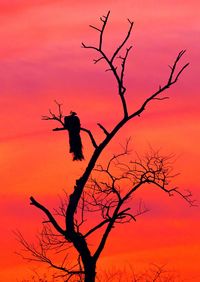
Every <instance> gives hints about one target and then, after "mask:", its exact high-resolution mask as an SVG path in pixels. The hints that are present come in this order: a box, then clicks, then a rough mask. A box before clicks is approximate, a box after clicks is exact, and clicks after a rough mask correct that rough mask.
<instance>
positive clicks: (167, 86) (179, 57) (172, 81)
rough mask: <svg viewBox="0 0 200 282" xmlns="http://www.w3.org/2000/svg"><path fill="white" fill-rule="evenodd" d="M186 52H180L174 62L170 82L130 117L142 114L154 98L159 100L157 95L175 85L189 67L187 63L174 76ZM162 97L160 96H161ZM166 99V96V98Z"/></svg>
mask: <svg viewBox="0 0 200 282" xmlns="http://www.w3.org/2000/svg"><path fill="white" fill-rule="evenodd" d="M184 53H185V50H184V51H181V52H179V54H178V56H177V57H176V60H175V62H174V63H173V66H172V67H171V72H170V75H169V79H168V82H167V83H166V84H165V85H164V86H163V87H161V86H160V87H159V90H158V91H156V92H155V93H154V94H152V95H151V96H150V97H149V98H147V99H146V100H145V101H144V103H143V104H142V106H141V107H140V109H139V110H137V111H136V112H134V113H133V114H131V115H130V116H129V117H128V119H132V118H133V117H135V116H140V114H141V113H142V112H143V111H144V110H145V107H146V106H147V104H148V103H149V102H151V101H152V100H156V99H157V100H158V98H157V96H158V95H160V94H161V93H162V92H164V91H165V90H167V89H168V88H170V86H171V85H173V84H174V83H176V82H177V80H178V78H179V76H180V75H181V73H182V72H183V71H184V70H185V69H186V68H187V67H188V65H189V63H187V64H185V65H184V66H183V67H182V68H181V69H180V71H179V72H178V74H177V75H176V76H175V77H174V72H175V70H176V67H177V64H178V62H179V60H180V59H181V58H182V56H183V54H184ZM159 99H160V98H159ZM164 99H166V98H164ZM160 100H163V98H161V99H160Z"/></svg>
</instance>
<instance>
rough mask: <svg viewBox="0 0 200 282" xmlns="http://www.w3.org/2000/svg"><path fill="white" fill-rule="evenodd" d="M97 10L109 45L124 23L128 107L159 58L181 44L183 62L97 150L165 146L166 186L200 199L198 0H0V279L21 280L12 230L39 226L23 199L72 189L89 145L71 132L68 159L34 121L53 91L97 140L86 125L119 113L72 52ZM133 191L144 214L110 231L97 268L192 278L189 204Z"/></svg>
mask: <svg viewBox="0 0 200 282" xmlns="http://www.w3.org/2000/svg"><path fill="white" fill-rule="evenodd" d="M11 2H12V4H11ZM97 2H99V3H97ZM108 10H111V16H110V21H109V23H108V26H107V30H106V35H105V48H107V50H108V52H111V50H112V48H113V46H116V44H118V42H119V40H120V39H122V38H123V36H124V34H125V32H126V30H127V27H128V24H127V20H126V19H127V18H130V19H132V20H133V21H134V22H135V24H134V29H133V33H132V36H131V38H130V42H131V43H132V44H133V47H134V48H133V50H132V52H131V54H130V57H129V61H128V65H127V72H126V86H127V100H128V102H129V108H130V110H131V109H132V110H134V109H136V108H137V106H138V105H140V103H141V101H142V99H144V98H145V97H147V96H148V95H149V94H151V93H152V92H153V91H155V90H156V89H157V88H158V86H159V84H161V85H163V84H164V83H165V81H166V79H167V75H168V74H169V68H168V65H169V64H170V63H172V62H173V60H174V58H175V57H176V55H177V53H178V52H179V51H180V50H182V49H187V53H186V54H185V56H184V58H183V61H182V63H183V64H184V63H187V62H188V61H189V62H190V66H189V68H188V69H187V70H186V71H185V72H184V73H183V75H182V76H181V78H180V80H179V81H178V83H177V84H176V85H175V86H173V87H172V88H171V89H170V90H169V91H168V95H169V96H170V99H169V100H166V101H162V102H158V101H157V102H154V103H152V104H151V105H149V107H148V109H147V110H146V111H145V113H144V114H143V115H142V116H141V117H140V118H138V119H136V120H135V121H133V122H129V124H128V125H127V126H126V128H124V129H123V130H122V131H121V133H119V134H118V136H117V138H116V139H115V140H114V141H113V142H112V143H111V145H109V148H108V150H107V151H106V156H109V155H111V152H113V153H114V152H116V150H118V148H119V143H121V144H122V143H123V142H125V139H126V137H129V136H132V144H131V147H132V149H133V150H134V151H138V152H145V150H147V149H148V147H149V144H150V145H151V146H153V147H154V148H162V150H163V151H164V152H166V153H171V152H172V153H175V154H176V156H177V162H176V164H175V170H176V171H178V172H181V174H180V175H179V176H178V177H177V179H174V183H175V185H177V186H179V187H181V188H182V189H190V190H192V191H193V194H194V198H196V199H199V197H200V192H199V183H200V174H199V159H200V151H199V143H200V134H199V129H200V126H199V124H200V123H199V121H200V116H199V110H200V108H199V103H200V98H199V88H200V80H199V59H200V56H199V45H200V36H199V35H200V34H199V27H200V20H199V10H200V3H199V1H198V0H190V1H176V0H173V1H172V0H168V1H159V0H154V1H153V0H149V1H147V0H136V1H132V0H125V1H122V0H119V1H117V0H115V1H112V0H106V1H105V0H102V1H91V0H85V1H80V0H79V1H72V0H71V1H69V0H65V1H60V0H57V1H53V0H52V1H50V0H44V1H39V0H34V1H33V0H29V1H27V0H12V1H7V0H0V22H1V24H0V41H1V43H0V73H1V75H0V107H1V111H0V116H1V122H0V132H1V135H0V142H1V146H0V150H1V153H0V154H1V158H0V165H1V205H0V209H1V232H0V240H1V242H2V244H1V245H2V247H1V254H0V265H1V270H0V281H7V282H11V281H20V279H21V278H26V275H28V274H26V272H27V270H29V269H31V265H27V263H25V262H24V261H22V260H21V258H19V257H18V256H16V255H15V254H14V252H15V251H17V250H18V249H19V246H18V245H17V243H16V240H15V238H14V236H13V234H12V230H16V229H17V228H18V229H20V230H21V231H22V232H23V233H24V234H31V233H33V234H34V233H35V232H36V230H38V229H39V227H40V222H41V218H42V216H41V214H40V212H39V211H38V210H35V209H34V208H33V207H30V206H29V200H28V198H29V196H30V195H34V196H35V197H36V199H38V200H40V201H41V202H45V203H46V204H47V206H50V207H53V206H54V205H56V204H57V203H58V195H59V194H62V190H63V189H66V190H67V191H69V192H70V191H71V190H72V189H73V183H74V180H75V179H76V177H78V176H79V175H80V174H81V172H82V171H83V169H84V167H85V165H86V163H87V160H88V158H89V156H90V154H91V152H92V146H91V144H90V142H89V140H88V137H87V136H86V135H84V134H82V139H83V144H84V152H85V156H86V161H85V162H82V163H80V164H75V163H73V162H72V160H71V156H70V155H69V154H68V147H67V137H66V136H65V133H63V132H59V133H57V132H56V133H55V132H52V130H51V129H52V128H53V127H54V126H57V125H56V124H54V123H53V122H52V123H51V122H45V121H41V115H44V114H47V113H48V109H49V108H52V109H54V108H55V105H54V100H55V99H57V100H58V101H60V102H61V103H63V105H64V109H65V113H66V114H68V113H69V112H70V111H71V110H74V111H76V112H78V114H79V116H80V118H81V123H82V125H83V126H84V127H86V128H89V129H91V130H92V132H93V134H94V135H95V136H96V139H97V140H98V141H100V140H101V138H102V133H101V132H100V131H99V128H98V127H97V126H96V123H97V122H101V123H102V124H104V125H105V126H106V127H107V128H108V129H109V128H112V126H113V125H114V123H115V122H116V121H117V120H119V118H120V117H121V116H122V111H121V107H120V106H121V105H120V103H119V100H118V96H117V95H116V85H115V82H114V80H113V78H112V76H111V74H110V73H105V72H104V70H105V66H104V64H103V63H99V64H98V65H93V63H92V59H93V58H96V55H95V54H94V53H93V52H91V51H89V50H84V49H82V48H80V46H81V42H85V43H95V42H96V40H97V35H96V33H95V31H94V30H92V29H90V28H89V24H94V25H95V24H96V25H98V24H99V22H98V18H99V16H101V15H103V14H105V13H106V12H107V11H108ZM136 197H137V198H138V199H139V198H141V197H142V198H143V199H144V201H145V203H146V205H147V207H149V208H150V210H151V211H150V212H149V213H148V214H145V215H143V216H141V217H140V218H139V219H138V221H137V223H135V224H134V223H133V224H132V225H128V226H127V227H126V228H128V230H129V233H130V237H129V239H127V240H126V241H127V243H124V242H123V241H122V238H124V236H127V231H125V230H124V228H123V227H124V226H122V227H121V228H120V227H118V228H116V230H114V232H113V235H111V236H112V237H111V238H110V240H109V242H108V246H107V248H106V249H105V252H104V253H103V257H102V260H101V263H100V266H101V267H104V266H105V265H109V266H112V265H114V266H115V267H119V266H120V265H127V264H131V265H133V267H134V269H136V271H137V270H138V271H139V270H143V269H145V268H147V267H148V265H149V264H150V263H157V264H167V267H168V266H169V268H170V269H174V270H176V271H177V272H178V273H179V274H180V276H181V279H185V280H184V281H199V280H200V274H199V261H200V245H199V238H200V227H199V219H200V216H199V207H198V208H189V207H188V206H187V204H186V203H185V202H184V201H182V200H180V199H178V198H177V197H174V198H173V199H171V198H168V197H167V195H163V193H161V192H159V191H156V189H154V188H152V189H151V190H150V191H141V192H139V193H138V195H136ZM126 228H125V229H126ZM17 279H18V280H17Z"/></svg>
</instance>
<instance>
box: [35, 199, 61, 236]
mask: <svg viewBox="0 0 200 282" xmlns="http://www.w3.org/2000/svg"><path fill="white" fill-rule="evenodd" d="M30 201H31V203H30V204H31V205H33V206H35V207H37V208H38V209H40V210H42V211H43V212H44V213H45V214H46V216H47V217H48V219H49V221H50V222H51V223H52V225H53V226H54V228H55V229H56V230H57V231H58V232H59V233H60V234H62V235H64V236H66V232H65V230H63V229H62V228H61V227H60V225H59V224H58V223H57V221H56V220H55V218H54V217H53V215H52V214H51V213H50V211H49V210H48V209H47V208H45V207H44V206H43V205H41V204H40V203H39V202H37V201H36V200H35V199H34V198H33V197H30Z"/></svg>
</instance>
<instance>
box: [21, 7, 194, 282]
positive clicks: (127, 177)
mask: <svg viewBox="0 0 200 282" xmlns="http://www.w3.org/2000/svg"><path fill="white" fill-rule="evenodd" d="M109 16H110V12H108V13H107V15H106V16H103V17H100V21H101V23H102V25H101V27H96V26H93V25H90V27H91V28H93V29H95V30H96V31H97V32H98V33H99V42H98V44H97V46H93V45H88V44H85V43H82V48H83V49H92V50H94V51H96V53H97V55H98V57H97V58H96V59H94V63H95V64H97V63H98V62H100V61H101V60H103V61H105V62H106V64H107V66H108V67H107V69H106V71H110V72H111V73H112V74H113V76H114V78H115V81H116V83H117V92H118V97H119V99H120V101H121V106H122V113H123V114H122V118H121V119H120V120H119V121H118V122H117V123H116V124H115V126H114V127H113V128H112V129H111V130H110V131H108V130H107V129H106V127H105V126H104V125H102V124H100V123H98V126H99V128H100V129H101V130H102V131H103V133H104V135H105V136H104V138H103V140H102V141H101V142H100V143H99V144H97V142H96V140H95V137H94V136H93V134H92V133H91V131H90V130H88V129H86V128H83V127H81V126H80V124H79V128H78V130H77V131H76V134H75V135H76V138H77V136H79V131H83V132H85V133H87V134H88V136H89V138H90V140H91V143H92V145H93V147H94V151H93V153H92V155H91V158H90V159H89V161H88V163H87V165H86V168H85V170H84V171H83V174H82V175H81V177H80V178H78V179H77V180H76V183H75V185H74V190H73V192H72V193H71V195H69V197H68V196H67V194H65V195H64V197H63V199H62V200H61V205H60V207H59V208H58V209H57V210H55V211H54V212H53V213H52V212H50V210H49V209H48V208H47V207H46V206H44V205H43V204H41V203H40V202H38V201H37V200H36V199H35V198H34V197H33V196H31V197H30V204H31V205H33V206H35V207H36V208H38V209H39V210H41V211H42V212H43V213H44V214H45V216H46V217H47V221H45V222H43V230H42V232H41V234H40V236H39V237H38V240H39V244H38V246H39V247H37V246H35V245H34V244H30V243H28V242H27V241H26V240H25V239H24V237H23V236H22V235H21V233H18V239H19V241H20V242H21V244H22V245H23V246H24V248H25V250H26V251H29V254H30V255H29V256H27V255H26V254H24V255H23V257H24V258H26V259H28V260H34V261H40V262H44V263H47V264H49V265H50V266H51V267H53V268H55V269H56V270H58V271H60V272H61V274H60V275H63V277H65V281H85V282H93V281H95V277H96V265H97V262H98V259H99V257H100V255H101V253H102V251H103V249H104V247H105V245H106V242H107V239H108V237H109V235H110V233H111V231H112V228H113V227H114V226H116V225H117V224H124V223H127V222H130V221H132V220H133V221H135V220H136V217H137V216H138V215H141V214H142V213H144V212H146V211H147V209H146V208H145V206H144V205H143V203H139V206H138V208H137V209H136V210H135V211H132V210H131V208H130V205H129V203H130V200H131V197H132V195H133V194H134V192H135V191H136V190H138V189H140V188H141V187H142V186H144V185H150V184H152V185H155V186H156V187H158V188H159V189H161V190H162V191H163V192H165V193H166V194H168V195H169V196H172V195H175V194H178V195H179V196H181V197H182V198H183V199H184V200H186V201H187V202H188V203H189V204H190V205H193V204H194V203H193V200H192V199H191V193H190V192H186V193H185V192H181V191H180V190H178V188H176V187H171V188H168V187H169V186H170V184H171V179H172V178H173V177H174V176H175V174H173V172H172V156H163V155H162V154H161V153H160V152H159V151H155V150H152V149H151V150H150V151H149V152H148V153H147V154H145V155H144V156H136V157H135V159H134V160H133V161H127V159H126V157H127V155H128V154H129V147H128V143H129V141H127V142H126V144H125V147H124V148H123V150H122V152H119V153H117V154H116V155H114V156H113V157H112V158H111V159H109V160H108V161H107V163H106V164H105V165H99V164H98V165H96V163H97V161H98V159H99V157H100V155H101V154H102V152H103V151H104V149H105V148H106V146H107V145H108V144H109V142H110V141H111V140H112V139H113V138H114V137H115V135H116V134H117V133H118V132H119V131H120V129H121V128H122V127H123V126H124V125H126V123H127V122H128V121H130V120H132V119H134V118H136V117H138V116H140V115H141V114H142V113H143V112H144V110H145V109H147V107H148V106H149V104H150V102H153V101H154V100H158V101H162V100H165V99H167V98H168V97H166V96H162V95H161V94H163V92H164V91H166V90H167V89H169V88H170V87H171V86H172V85H173V84H175V83H176V82H177V81H178V79H179V77H180V75H181V74H182V72H183V71H184V70H185V68H186V67H187V66H188V65H189V63H187V64H185V65H183V66H181V67H180V68H179V63H180V60H181V58H182V56H183V55H184V54H185V50H182V51H180V52H179V53H178V55H177V57H176V58H175V60H174V62H173V63H172V65H171V66H169V67H170V73H169V76H168V77H167V80H166V83H165V84H164V85H163V86H159V87H158V89H157V90H156V91H155V92H153V94H151V95H148V96H147V98H146V99H144V101H143V103H142V104H141V105H140V106H139V107H138V109H137V110H136V111H134V112H131V111H130V110H129V108H128V105H127V101H126V95H125V94H126V86H125V82H124V75H125V69H126V63H127V59H128V56H129V53H130V51H131V48H132V46H128V47H126V48H125V45H126V43H127V42H128V39H129V37H130V34H131V31H132V28H133V22H132V21H131V20H128V25H129V28H128V31H127V34H126V36H125V38H124V40H123V41H122V42H121V43H119V45H118V47H117V48H116V49H115V50H114V52H113V53H112V55H111V56H108V55H107V53H106V51H105V50H104V47H103V39H104V33H105V28H106V26H107V23H108V19H109ZM119 62H120V63H119ZM56 104H57V107H58V112H57V113H54V112H53V111H51V110H49V115H47V116H43V119H44V120H54V121H57V122H58V123H59V124H61V126H62V127H60V128H55V129H54V130H55V131H56V130H68V131H69V137H70V134H71V141H70V152H72V153H73V154H74V160H76V159H79V160H81V159H83V155H82V149H80V148H82V145H81V140H80V136H79V137H78V138H79V141H78V143H79V144H78V145H77V144H74V143H73V142H75V143H76V142H77V141H76V140H77V139H76V138H75V137H74V136H73V134H74V133H72V132H73V129H71V128H70V127H69V126H66V118H65V115H64V114H63V109H62V105H61V104H59V103H58V102H56ZM70 130H71V133H70ZM74 139H76V140H75V141H74ZM73 146H74V147H76V148H77V147H79V149H78V150H79V151H78V152H77V151H76V148H75V149H73ZM94 213H95V218H96V219H97V220H98V223H93V222H92V221H91V224H88V221H87V220H86V219H90V218H91V217H90V216H91V215H93V214H94ZM60 218H61V219H60ZM96 233H97V235H96V237H95V238H98V242H96V245H95V246H93V247H91V245H90V244H89V240H90V238H94V236H93V235H94V234H96ZM52 252H53V256H52V257H50V256H51V255H52ZM63 253H64V256H62V254H63ZM61 257H62V260H61V262H59V263H58V262H57V263H56V262H55V261H56V259H58V261H59V260H60V259H61Z"/></svg>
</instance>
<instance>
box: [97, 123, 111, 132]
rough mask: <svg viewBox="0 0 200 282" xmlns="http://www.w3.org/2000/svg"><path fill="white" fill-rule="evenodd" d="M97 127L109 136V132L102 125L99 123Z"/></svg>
mask: <svg viewBox="0 0 200 282" xmlns="http://www.w3.org/2000/svg"><path fill="white" fill-rule="evenodd" d="M97 125H98V126H99V127H100V128H101V129H102V130H103V132H104V133H105V135H109V132H108V131H107V129H106V128H105V127H104V126H103V125H102V124H101V123H97Z"/></svg>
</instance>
